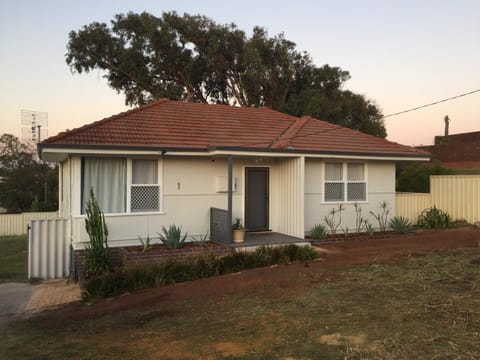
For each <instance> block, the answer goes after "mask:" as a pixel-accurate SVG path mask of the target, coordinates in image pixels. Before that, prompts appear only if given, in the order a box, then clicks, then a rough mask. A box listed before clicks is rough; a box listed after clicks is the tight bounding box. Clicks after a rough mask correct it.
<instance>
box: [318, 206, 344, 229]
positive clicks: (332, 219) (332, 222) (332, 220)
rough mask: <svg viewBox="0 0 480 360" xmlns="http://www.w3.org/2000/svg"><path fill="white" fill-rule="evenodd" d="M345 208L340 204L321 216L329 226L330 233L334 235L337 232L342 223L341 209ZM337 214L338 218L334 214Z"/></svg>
mask: <svg viewBox="0 0 480 360" xmlns="http://www.w3.org/2000/svg"><path fill="white" fill-rule="evenodd" d="M343 210H345V207H344V206H343V205H342V204H340V205H338V208H336V209H335V208H332V209H331V210H330V212H329V213H328V215H327V216H325V217H324V218H323V221H324V222H325V224H327V226H328V227H329V228H330V234H332V235H335V234H336V233H337V229H338V227H339V226H340V225H341V224H342V211H343ZM337 214H338V220H337V219H336V215H337Z"/></svg>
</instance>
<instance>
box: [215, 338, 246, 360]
mask: <svg viewBox="0 0 480 360" xmlns="http://www.w3.org/2000/svg"><path fill="white" fill-rule="evenodd" d="M215 350H216V351H217V352H218V353H220V354H221V355H222V356H241V355H245V353H246V352H247V349H246V347H245V346H243V345H242V344H238V343H233V342H228V341H224V342H219V343H217V344H216V345H215Z"/></svg>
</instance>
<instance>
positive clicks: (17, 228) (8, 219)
mask: <svg viewBox="0 0 480 360" xmlns="http://www.w3.org/2000/svg"><path fill="white" fill-rule="evenodd" d="M56 217H58V212H56V211H55V212H28V213H21V214H0V236H10V235H23V234H26V233H27V226H28V223H29V222H30V220H33V219H53V218H56Z"/></svg>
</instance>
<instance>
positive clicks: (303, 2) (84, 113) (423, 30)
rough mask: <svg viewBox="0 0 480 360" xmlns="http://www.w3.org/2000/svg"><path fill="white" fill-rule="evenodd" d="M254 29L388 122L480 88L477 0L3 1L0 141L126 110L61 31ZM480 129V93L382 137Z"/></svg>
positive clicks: (397, 123)
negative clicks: (85, 70)
mask: <svg viewBox="0 0 480 360" xmlns="http://www.w3.org/2000/svg"><path fill="white" fill-rule="evenodd" d="M172 10H174V11H177V12H178V13H179V14H183V13H184V12H187V13H189V14H201V15H206V16H208V17H210V18H212V19H213V20H214V21H216V22H217V23H230V22H234V23H235V24H236V25H237V26H238V27H239V28H241V29H242V30H244V31H246V32H247V34H250V33H251V30H252V28H253V27H254V26H255V25H259V26H263V27H265V28H267V30H268V32H269V34H270V35H275V34H278V33H280V32H284V34H285V37H286V38H287V39H289V40H291V41H294V42H295V43H296V44H297V49H299V50H305V51H307V52H308V53H310V55H311V56H312V58H313V60H314V62H315V64H316V65H318V66H321V65H323V64H329V65H331V66H339V67H341V68H343V69H344V70H348V71H349V72H350V74H351V76H352V78H351V80H349V81H348V82H347V83H346V86H345V87H346V88H347V89H351V90H353V91H355V92H358V93H361V94H364V95H365V96H366V97H368V98H369V99H372V100H374V101H375V102H376V103H377V104H378V105H379V107H380V108H381V109H382V111H383V114H384V115H388V114H391V113H395V112H398V111H402V110H405V109H409V108H413V107H416V106H420V105H423V104H426V103H431V102H434V101H438V100H441V99H444V98H449V97H452V96H455V95H458V94H462V93H466V92H469V91H473V90H477V89H480V1H476V0H472V1H467V0H459V1H443V0H437V1H434V0H423V1H418V0H417V1H395V2H393V1H370V0H365V1H354V0H352V1H313V0H311V1H308V0H297V1H285V2H280V1H258V0H256V1H250V0H243V1H231V2H229V1H224V2H220V1H218V0H216V1H209V0H204V1H161V0H157V1H153V0H152V1H149V0H139V1H124V0H116V1H114V0H111V1H99V0H96V1H91V0H82V1H75V2H74V1H59V0H44V1H33V0H32V1H26V0H2V1H1V3H0V94H1V96H0V134H2V133H13V134H15V135H17V136H20V135H21V123H20V110H21V109H28V110H37V111H43V112H47V113H48V118H49V124H48V131H49V135H55V134H56V133H58V132H59V131H62V130H65V129H67V128H68V129H72V128H74V127H78V126H81V125H84V124H86V123H89V122H93V121H96V120H99V119H101V118H103V117H106V116H110V115H113V114H115V113H118V112H121V111H124V110H126V109H128V108H127V107H126V106H125V105H124V96H123V95H122V94H117V93H116V92H115V91H114V90H112V89H111V88H109V87H108V85H107V83H106V81H105V80H104V79H103V78H102V73H100V72H97V71H95V72H92V73H90V74H88V75H85V74H81V75H78V74H72V73H71V71H70V69H69V67H68V66H67V65H66V63H65V52H66V44H67V41H68V33H69V32H70V31H71V30H78V29H80V28H81V27H82V26H83V25H86V24H89V23H91V22H93V21H99V22H109V21H110V20H111V19H112V18H113V16H114V15H115V14H118V13H125V12H128V11H134V12H142V11H147V12H150V13H152V14H154V15H160V14H161V13H162V12H164V11H172ZM445 115H448V116H449V117H450V119H451V123H450V132H451V133H461V132H470V131H480V92H477V93H475V94H472V95H469V96H466V97H462V98H460V99H456V100H453V101H449V102H445V103H442V104H440V105H436V106H433V107H429V108H425V109H422V110H418V111H414V112H411V113H407V114H404V115H399V116H393V117H390V118H387V119H386V127H387V132H388V139H389V140H392V141H395V142H400V143H404V144H407V145H420V144H431V143H432V141H433V137H434V136H435V135H440V134H442V133H443V127H444V122H443V118H444V116H445Z"/></svg>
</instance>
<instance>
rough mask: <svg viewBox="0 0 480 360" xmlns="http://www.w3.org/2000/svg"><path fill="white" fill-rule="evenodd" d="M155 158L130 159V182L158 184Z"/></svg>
mask: <svg viewBox="0 0 480 360" xmlns="http://www.w3.org/2000/svg"><path fill="white" fill-rule="evenodd" d="M157 164H158V162H157V160H132V184H158V165H157Z"/></svg>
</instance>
